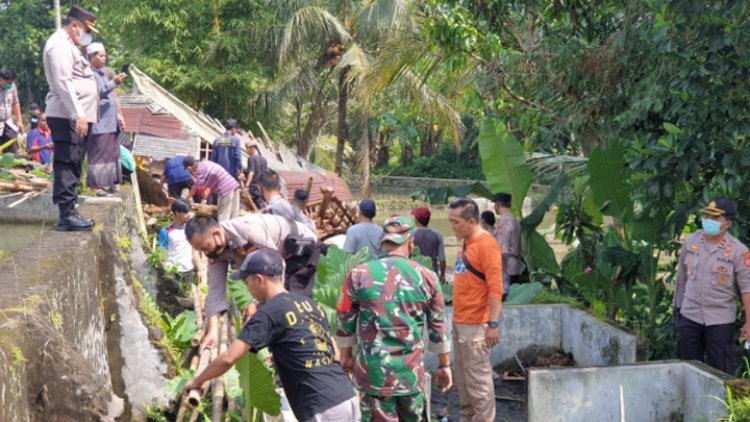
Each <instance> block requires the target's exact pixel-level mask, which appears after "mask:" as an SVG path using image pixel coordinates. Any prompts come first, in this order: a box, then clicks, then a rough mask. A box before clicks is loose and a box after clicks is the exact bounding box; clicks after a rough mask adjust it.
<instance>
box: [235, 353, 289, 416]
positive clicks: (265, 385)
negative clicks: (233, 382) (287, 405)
mask: <svg viewBox="0 0 750 422" xmlns="http://www.w3.org/2000/svg"><path fill="white" fill-rule="evenodd" d="M261 359H262V357H261V355H258V354H255V353H245V354H244V355H243V356H242V357H241V358H240V360H238V361H237V365H236V368H237V372H239V373H240V385H241V386H242V395H243V398H244V399H245V411H246V413H247V415H248V418H247V419H248V421H252V420H261V419H260V418H261V416H260V414H259V413H258V411H260V412H263V413H266V414H268V415H270V416H278V415H279V414H280V413H281V398H280V397H279V395H278V393H276V384H275V383H274V379H273V372H271V370H270V369H268V368H267V367H266V365H264V364H263V362H262V361H261ZM253 416H255V417H254V418H253Z"/></svg>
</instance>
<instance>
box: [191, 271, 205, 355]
mask: <svg viewBox="0 0 750 422" xmlns="http://www.w3.org/2000/svg"><path fill="white" fill-rule="evenodd" d="M190 290H191V291H192V293H193V311H195V322H197V323H198V327H202V326H203V325H204V324H203V312H202V309H203V308H201V298H200V297H201V290H200V289H199V288H198V286H197V285H196V284H194V283H192V284H190ZM206 319H208V318H206ZM193 346H195V345H193Z"/></svg>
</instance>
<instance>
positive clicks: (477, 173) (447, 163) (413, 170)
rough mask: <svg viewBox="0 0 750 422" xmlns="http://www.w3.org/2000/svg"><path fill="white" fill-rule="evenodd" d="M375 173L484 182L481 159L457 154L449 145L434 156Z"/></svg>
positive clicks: (423, 157) (442, 147) (377, 170)
mask: <svg viewBox="0 0 750 422" xmlns="http://www.w3.org/2000/svg"><path fill="white" fill-rule="evenodd" d="M374 173H375V174H387V175H388V176H412V177H431V178H437V179H467V180H484V174H483V173H482V168H481V162H480V160H479V158H478V157H476V156H471V155H470V154H466V153H456V149H455V148H454V147H453V146H451V145H449V144H443V145H442V146H441V147H440V149H439V150H438V152H437V153H436V154H434V155H430V156H421V157H417V158H415V159H414V161H412V162H411V163H409V164H405V163H399V164H398V165H397V166H395V167H394V166H390V167H381V168H378V169H376V170H375V171H374Z"/></svg>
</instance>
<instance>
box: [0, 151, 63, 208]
mask: <svg viewBox="0 0 750 422" xmlns="http://www.w3.org/2000/svg"><path fill="white" fill-rule="evenodd" d="M45 170H46V171H49V167H48V166H42V165H41V164H39V163H36V162H34V161H28V160H25V159H23V158H16V157H15V156H14V155H13V154H11V153H6V154H4V155H3V156H2V158H0V199H11V198H12V199H15V200H14V201H13V202H12V203H11V204H9V205H8V207H9V208H13V207H15V206H16V205H18V204H20V203H21V202H23V201H26V200H27V199H30V198H33V197H35V196H38V195H40V194H42V193H43V192H44V191H46V190H47V189H48V188H49V187H50V186H51V185H52V183H51V181H50V179H51V176H50V175H49V174H48V173H46V172H45Z"/></svg>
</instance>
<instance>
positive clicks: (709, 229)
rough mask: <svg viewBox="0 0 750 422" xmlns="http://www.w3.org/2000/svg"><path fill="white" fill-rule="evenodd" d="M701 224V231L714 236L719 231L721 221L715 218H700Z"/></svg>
mask: <svg viewBox="0 0 750 422" xmlns="http://www.w3.org/2000/svg"><path fill="white" fill-rule="evenodd" d="M701 226H703V232H705V233H706V234H707V235H709V236H716V235H718V234H719V233H721V223H719V222H718V221H716V220H709V219H707V218H704V219H703V220H701Z"/></svg>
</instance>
